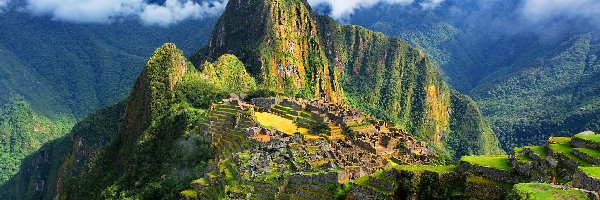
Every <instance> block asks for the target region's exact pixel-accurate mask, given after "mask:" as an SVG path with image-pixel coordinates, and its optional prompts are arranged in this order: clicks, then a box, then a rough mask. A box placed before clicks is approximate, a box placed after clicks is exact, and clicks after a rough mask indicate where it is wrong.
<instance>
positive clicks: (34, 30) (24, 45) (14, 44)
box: [0, 10, 216, 184]
mask: <svg viewBox="0 0 600 200" xmlns="http://www.w3.org/2000/svg"><path fill="white" fill-rule="evenodd" d="M215 20H216V19H214V18H213V19H203V20H192V21H187V22H183V23H181V24H179V25H175V26H172V27H169V28H162V27H146V26H143V25H140V23H139V22H137V21H133V20H131V21H124V22H115V23H113V24H111V25H103V24H73V23H65V22H60V21H54V20H50V19H49V18H48V17H45V16H39V17H38V16H31V15H30V14H29V13H24V12H20V11H14V10H13V11H9V12H5V13H1V14H0V32H2V34H0V93H1V94H2V95H0V107H2V111H1V112H0V123H3V124H4V125H2V127H3V128H0V141H2V142H0V155H1V157H2V159H1V160H2V161H0V169H2V170H0V171H1V173H0V184H2V183H3V182H5V181H7V180H8V179H9V178H10V177H11V176H12V175H14V174H15V173H16V172H17V171H18V169H19V166H20V163H21V159H23V158H24V157H25V156H28V155H29V154H31V153H33V152H35V151H37V150H38V148H40V147H41V146H42V145H43V144H44V143H46V142H48V141H51V140H53V139H57V138H60V137H62V136H64V135H65V134H67V133H68V132H69V130H70V129H71V126H72V125H73V124H74V123H75V121H76V120H78V119H81V118H82V117H83V116H86V115H87V114H88V113H90V112H91V111H94V110H96V109H98V108H100V107H104V106H106V105H109V104H113V103H114V102H115V101H118V100H119V99H121V98H123V97H125V96H126V95H127V94H128V92H129V91H130V86H132V85H133V81H134V79H133V77H136V76H137V75H138V74H139V73H140V72H141V70H142V67H141V66H143V64H144V62H145V58H146V57H148V55H150V54H151V53H152V51H153V50H154V48H155V47H156V46H158V45H161V44H162V43H164V42H168V41H174V42H178V43H179V44H180V46H181V47H182V48H183V49H186V50H187V51H188V52H192V49H195V48H197V46H200V45H204V44H205V43H206V40H207V38H208V36H209V34H210V32H211V31H212V26H213V25H214V23H215Z"/></svg>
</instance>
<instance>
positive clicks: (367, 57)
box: [191, 1, 499, 154]
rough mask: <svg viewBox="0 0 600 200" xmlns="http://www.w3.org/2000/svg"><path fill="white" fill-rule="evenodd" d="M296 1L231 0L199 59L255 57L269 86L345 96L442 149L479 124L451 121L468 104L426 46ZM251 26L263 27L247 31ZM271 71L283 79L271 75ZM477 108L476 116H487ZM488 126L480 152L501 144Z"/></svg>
mask: <svg viewBox="0 0 600 200" xmlns="http://www.w3.org/2000/svg"><path fill="white" fill-rule="evenodd" d="M297 4H298V2H296V1H282V2H277V1H276V2H271V1H241V2H238V3H235V4H232V3H230V4H228V5H227V9H226V10H225V12H224V13H223V15H222V16H221V18H220V21H219V22H218V23H217V26H216V28H215V32H214V33H213V36H212V37H211V39H210V42H209V45H208V47H207V48H204V49H202V50H200V51H199V52H198V53H196V54H195V55H193V56H192V57H191V58H192V62H193V63H202V62H203V61H204V60H214V59H215V58H216V56H219V55H222V54H223V53H233V54H236V55H240V60H242V61H243V62H244V63H249V64H248V65H247V69H248V71H249V72H250V73H251V74H252V75H253V76H254V77H256V78H257V80H263V81H262V82H261V84H262V85H263V87H264V88H265V89H267V90H271V91H273V92H275V93H279V94H282V95H284V96H290V94H291V95H293V96H298V97H304V98H309V99H310V98H315V97H316V98H319V99H326V100H331V101H332V102H341V101H339V100H338V99H340V97H341V98H343V100H344V101H346V102H347V103H349V104H350V105H352V106H354V107H357V108H359V109H360V110H362V111H364V112H367V113H369V114H373V115H375V116H377V117H378V118H381V119H386V120H390V121H393V122H397V123H398V125H399V126H402V127H403V128H405V129H407V130H408V131H409V132H410V133H412V134H414V135H417V136H418V137H420V138H422V139H424V140H427V141H433V142H434V143H437V144H440V145H441V146H440V147H441V148H440V149H444V148H445V147H444V145H443V144H442V143H443V142H444V141H445V140H443V136H446V137H448V138H450V137H456V138H460V139H463V138H466V137H464V136H465V135H466V134H463V133H470V132H469V131H470V130H473V129H472V127H466V126H456V127H455V128H465V129H462V130H451V129H450V121H451V120H452V119H453V116H452V113H453V109H452V108H453V106H455V108H461V107H466V106H461V105H459V104H460V103H464V102H463V101H456V102H455V103H457V104H454V105H452V104H451V100H450V99H451V94H452V93H451V91H450V89H449V87H448V86H447V84H446V83H445V82H444V81H443V80H442V78H441V76H440V74H439V72H438V69H437V67H435V66H434V65H433V64H431V63H430V62H429V61H428V59H427V58H426V57H425V54H424V53H423V52H421V51H419V50H417V49H415V48H413V47H411V46H409V45H408V44H407V43H405V42H403V41H402V40H399V39H396V38H389V37H387V36H385V35H383V34H381V33H376V32H373V31H370V30H367V29H365V28H361V27H357V26H344V25H338V24H337V23H336V22H335V21H333V20H332V19H331V18H329V17H318V16H316V15H315V14H314V13H313V12H312V11H310V8H309V7H307V4H302V5H300V6H298V5H297ZM286 8H287V9H286ZM234 13H235V14H239V13H244V14H248V15H249V16H250V17H251V18H250V19H253V20H246V19H240V18H239V17H234V16H233V14H234ZM246 30H253V31H250V32H251V33H252V34H256V35H248V34H246ZM261 33H262V35H261ZM256 38H258V39H256ZM273 52H275V53H273ZM272 76H273V77H277V78H278V80H275V81H271V80H269V79H270V78H268V77H272ZM273 83H277V84H273ZM293 88H296V89H293ZM301 88H305V89H301ZM290 89H291V90H290ZM300 91H310V92H309V93H305V92H300ZM294 94H295V95H294ZM457 112H458V111H457ZM476 113H477V114H474V115H470V116H472V117H478V118H480V117H481V115H479V112H476ZM473 121H476V122H479V121H485V120H482V119H476V120H473ZM474 126H479V124H474ZM482 126H487V125H482ZM486 130H488V131H487V132H480V133H477V135H481V134H490V135H489V136H490V137H483V138H487V139H490V140H486V141H483V142H481V143H479V144H481V145H482V146H480V147H476V149H480V150H482V151H484V150H483V149H488V150H490V151H489V152H476V153H492V152H496V153H497V152H499V151H497V149H494V148H495V146H497V145H496V144H495V143H496V142H497V141H495V140H494V138H495V136H493V133H492V132H491V131H489V130H490V129H489V128H488V129H486ZM469 137H471V138H474V137H475V136H469ZM449 148H459V147H449ZM467 148H475V147H467ZM461 152H462V151H461ZM459 154H460V153H459Z"/></svg>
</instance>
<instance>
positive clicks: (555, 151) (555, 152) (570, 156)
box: [548, 143, 592, 170]
mask: <svg viewBox="0 0 600 200" xmlns="http://www.w3.org/2000/svg"><path fill="white" fill-rule="evenodd" d="M548 149H549V151H548V154H549V155H550V156H552V157H554V158H556V159H557V160H558V161H559V162H560V163H562V164H563V165H564V166H566V167H567V168H568V169H571V170H575V169H577V167H578V166H591V165H592V164H591V163H589V162H588V161H586V160H584V159H582V158H581V157H579V156H578V155H576V154H574V153H573V152H574V149H573V147H572V146H570V145H569V143H567V144H565V143H563V144H550V145H549V146H548Z"/></svg>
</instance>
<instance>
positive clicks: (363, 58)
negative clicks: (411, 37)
mask: <svg viewBox="0 0 600 200" xmlns="http://www.w3.org/2000/svg"><path fill="white" fill-rule="evenodd" d="M319 22H320V24H319V31H320V36H321V38H322V39H323V41H324V44H325V45H326V46H325V49H327V56H328V58H329V60H330V61H331V63H334V64H335V66H336V67H337V68H340V69H344V75H345V76H344V77H345V78H344V79H343V81H342V86H343V89H344V91H346V97H347V100H349V103H350V104H352V105H353V106H355V107H358V108H361V109H363V110H366V111H368V112H370V113H372V114H374V115H376V116H378V117H380V118H385V119H388V120H391V121H395V122H398V123H399V125H400V126H402V127H403V128H406V129H407V130H409V131H410V132H411V133H413V134H416V135H419V136H422V137H423V138H427V139H430V140H432V141H437V142H439V141H440V140H441V137H442V136H443V135H444V133H445V132H447V131H449V126H448V125H449V119H450V113H451V110H450V89H449V87H448V85H447V84H446V83H445V82H444V81H443V80H442V78H441V76H440V74H439V72H438V70H437V68H436V67H435V66H434V65H432V64H431V63H430V62H429V60H428V59H427V57H426V56H425V54H424V53H423V52H422V51H420V50H418V49H415V48H412V47H411V46H409V45H408V44H407V43H405V42H404V41H402V40H400V39H398V38H391V37H387V36H385V35H383V34H382V33H377V32H374V31H370V30H368V29H365V28H362V27H358V26H344V25H339V24H337V23H336V22H335V21H333V20H332V19H331V18H329V17H320V18H319Z"/></svg>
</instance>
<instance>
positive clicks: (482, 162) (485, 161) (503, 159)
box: [460, 156, 512, 170]
mask: <svg viewBox="0 0 600 200" xmlns="http://www.w3.org/2000/svg"><path fill="white" fill-rule="evenodd" d="M460 161H462V162H468V163H471V164H473V165H479V166H484V167H491V168H495V169H500V170H512V166H511V165H510V163H509V162H508V156H463V157H462V158H461V159H460Z"/></svg>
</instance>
